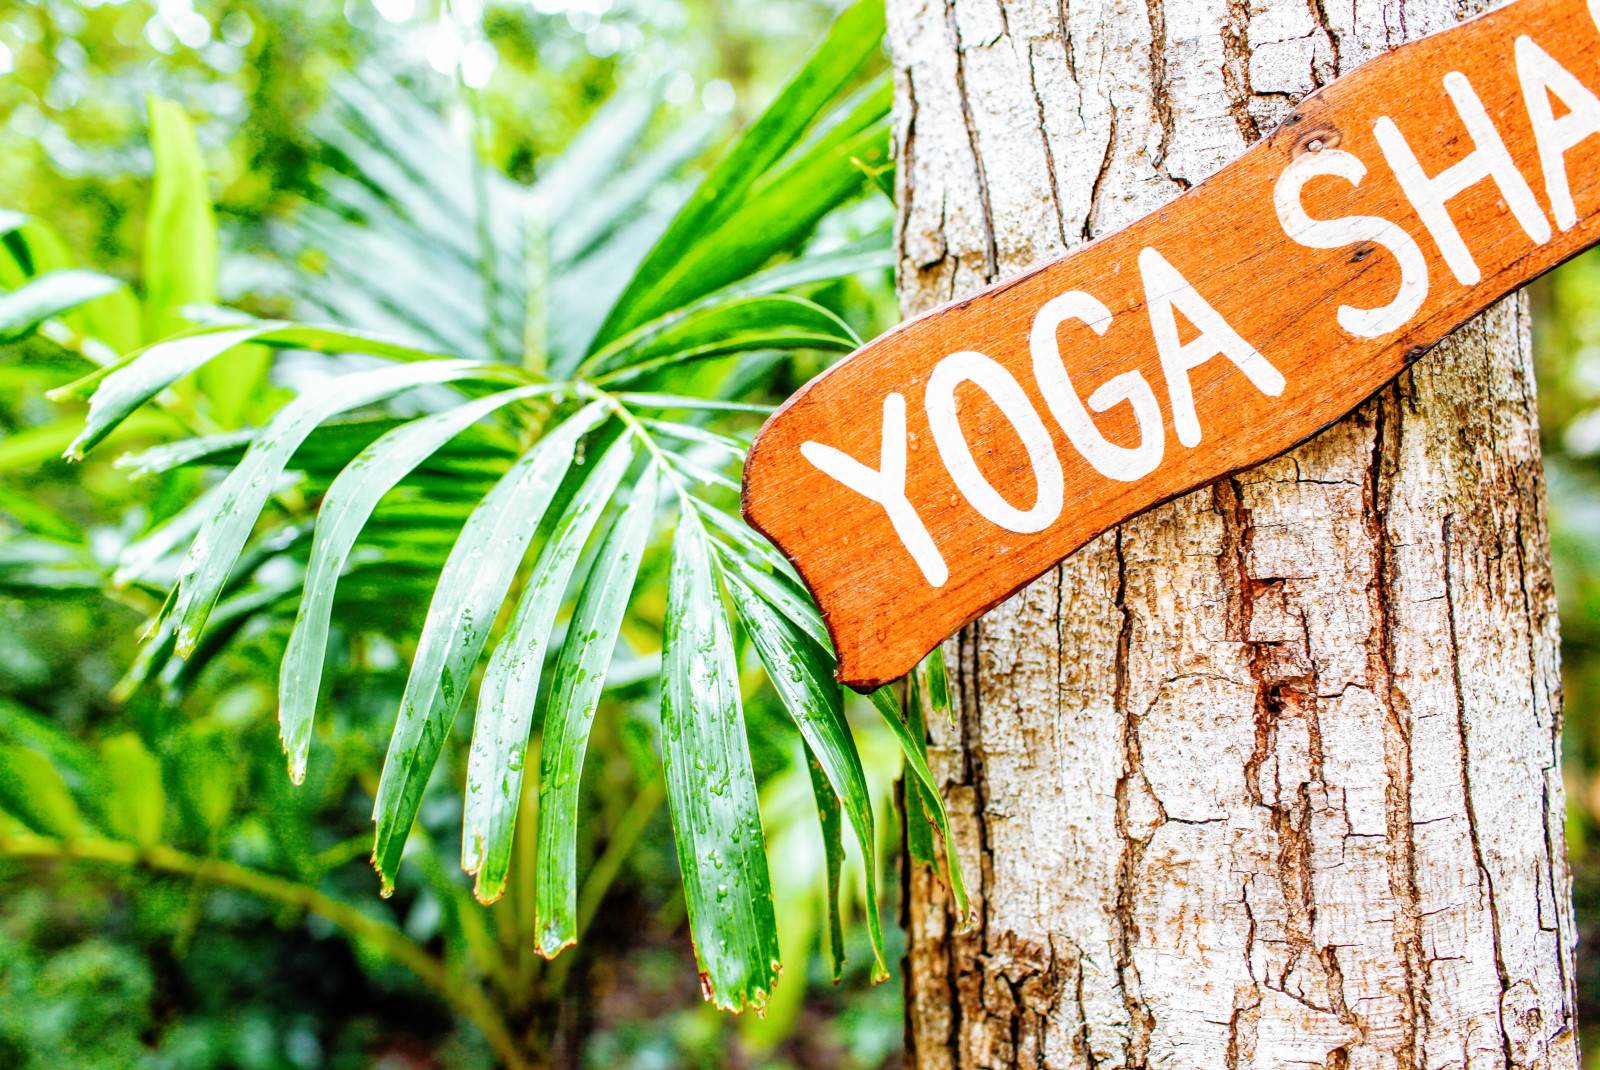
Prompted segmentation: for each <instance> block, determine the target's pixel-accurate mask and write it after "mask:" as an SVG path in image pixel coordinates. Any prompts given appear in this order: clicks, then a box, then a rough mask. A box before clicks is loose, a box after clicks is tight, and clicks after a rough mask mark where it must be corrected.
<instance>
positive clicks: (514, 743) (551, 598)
mask: <svg viewBox="0 0 1600 1070" xmlns="http://www.w3.org/2000/svg"><path fill="white" fill-rule="evenodd" d="M634 448H635V446H634V438H633V436H632V435H624V436H623V437H621V438H619V439H618V440H617V441H616V442H614V443H612V445H611V447H610V448H609V449H607V450H606V452H605V455H604V456H603V457H601V459H600V462H599V463H598V464H596V465H595V466H594V469H593V470H592V471H591V472H590V473H589V474H588V475H587V476H586V477H585V478H584V481H583V484H582V485H581V486H580V487H579V488H578V491H577V493H576V494H575V495H574V496H573V498H572V501H571V502H569V503H568V505H567V508H566V510H565V511H564V512H563V513H562V515H561V519H560V520H559V521H558V522H557V524H556V526H555V528H554V530H553V531H551V533H550V536H549V538H548V539H547V540H546V541H545V544H544V548H543V549H542V550H540V551H539V557H538V559H537V560H536V561H535V562H534V565H533V571H532V573H531V575H530V576H529V578H528V585H527V587H526V588H525V589H524V590H523V592H522V600H521V601H520V602H519V603H518V604H517V614H516V617H515V618H513V620H512V622H511V627H509V628H508V629H506V633H505V635H504V636H502V637H501V639H500V642H499V645H497V646H496V647H495V649H494V653H493V654H491V655H490V656H489V665H488V668H486V669H485V670H484V673H483V683H482V684H480V685H479V687H478V717H477V720H476V722H475V723H474V724H473V726H472V749H471V752H470V755H469V757H468V759H467V792H466V811H465V816H464V819H463V822H462V832H461V868H462V869H464V870H466V871H467V872H468V873H473V874H476V875H477V878H478V879H477V885H476V888H475V892H476V894H477V896H478V899H479V900H480V901H482V902H493V901H494V900H495V899H497V898H499V896H500V894H501V892H503V891H504V890H505V875H506V870H507V866H508V865H509V863H510V860H511V844H512V838H511V837H512V832H513V831H514V828H515V824H516V820H517V807H518V805H519V803H520V801H521V799H522V777H523V772H524V769H523V763H524V761H525V759H526V755H527V751H528V736H529V733H530V732H531V731H532V729H533V721H534V714H535V709H534V704H535V702H536V701H537V699H538V697H539V678H540V676H541V674H542V673H543V672H544V661H545V654H546V653H547V644H548V643H549V641H550V630H551V627H552V626H553V625H554V624H555V620H556V613H557V612H558V611H559V610H560V608H561V603H562V600H563V598H564V597H565V596H566V591H567V583H568V581H569V580H570V579H571V578H572V573H573V570H574V568H575V567H576V566H577V564H578V558H579V555H580V554H581V553H582V552H583V547H584V544H585V543H587V542H588V541H589V535H590V534H591V533H592V532H593V531H594V528H595V525H596V524H597V523H598V522H599V520H600V514H601V513H602V512H603V511H604V510H605V507H606V503H607V502H609V501H610V500H611V497H612V495H613V494H615V493H616V490H617V487H618V485H620V484H621V482H622V477H623V476H624V475H625V474H626V473H627V470H628V466H629V465H630V464H632V463H633V455H634Z"/></svg>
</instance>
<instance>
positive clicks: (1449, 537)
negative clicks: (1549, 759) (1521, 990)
mask: <svg viewBox="0 0 1600 1070" xmlns="http://www.w3.org/2000/svg"><path fill="white" fill-rule="evenodd" d="M1455 520H1456V514H1455V513H1448V514H1446V515H1445V518H1444V524H1443V526H1442V530H1441V533H1440V534H1441V538H1442V539H1443V542H1444V561H1445V586H1444V597H1445V618H1446V620H1447V621H1448V622H1449V629H1450V632H1449V634H1450V651H1451V654H1452V655H1453V656H1452V657H1451V659H1450V665H1451V669H1452V680H1453V683H1454V685H1455V694H1456V709H1455V714H1456V731H1457V733H1458V735H1459V737H1460V748H1461V783H1462V785H1463V786H1464V787H1465V788H1466V818H1467V833H1468V836H1469V838H1470V840H1471V842H1472V859H1473V862H1474V863H1476V865H1477V871H1478V883H1479V896H1480V897H1481V898H1482V899H1483V900H1484V901H1485V903H1487V905H1488V908H1489V923H1490V936H1491V939H1492V941H1493V946H1494V968H1495V974H1496V976H1497V977H1498V978H1499V981H1500V1000H1499V1002H1498V1003H1497V1004H1496V1007H1495V1021H1496V1022H1497V1023H1498V1025H1499V1029H1500V1048H1501V1051H1502V1053H1503V1054H1504V1056H1505V1064H1506V1066H1507V1067H1514V1066H1516V1065H1517V1060H1516V1058H1515V1057H1514V1055H1513V1054H1512V1051H1511V1034H1510V1032H1509V1031H1508V1030H1507V1029H1506V1022H1505V1015H1504V1011H1503V1010H1502V1007H1503V1006H1504V1000H1505V996H1506V992H1507V991H1509V990H1510V988H1511V977H1510V975H1509V973H1508V972H1507V970H1506V960H1505V955H1504V953H1503V952H1502V950H1501V933H1500V904H1499V903H1498V902H1496V900H1495V894H1494V882H1493V880H1492V879H1491V878H1490V876H1489V867H1488V866H1487V865H1486V864H1485V863H1484V857H1483V841H1482V840H1481V839H1480V837H1479V834H1478V807H1477V802H1476V800H1475V799H1474V798H1473V790H1472V759H1471V756H1470V754H1471V752H1470V750H1469V744H1470V740H1469V739H1468V736H1469V733H1468V731H1467V702H1466V695H1465V691H1464V688H1463V685H1462V679H1461V655H1460V651H1461V639H1460V636H1459V635H1458V634H1457V632H1456V600H1455V590H1454V588H1455V583H1456V580H1457V579H1458V578H1459V574H1458V572H1457V570H1456V566H1455V545H1454V544H1455V540H1454V538H1453V535H1454V528H1455Z"/></svg>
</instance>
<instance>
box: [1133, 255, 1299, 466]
mask: <svg viewBox="0 0 1600 1070" xmlns="http://www.w3.org/2000/svg"><path fill="white" fill-rule="evenodd" d="M1139 274H1140V275H1141V277H1142V278H1143V279H1144V299H1145V305H1146V306H1147V307H1148V310H1149V312H1150V330H1151V331H1152V332H1153V333H1154V334H1155V336H1156V353H1157V354H1158V355H1159V356H1160V357H1161V371H1162V373H1163V374H1164V375H1166V377H1167V394H1168V396H1169V397H1170V398H1171V399H1172V426H1173V429H1174V430H1176V431H1177V432H1178V441H1179V442H1181V443H1183V444H1184V445H1185V446H1198V445H1200V418H1199V417H1198V416H1196V415H1195V411H1194V389H1193V388H1192V387H1191V386H1190V384H1189V372H1190V371H1192V370H1193V369H1195V368H1198V367H1199V366H1200V365H1202V364H1204V363H1205V362H1206V361H1208V360H1210V359H1211V358H1212V357H1217V356H1223V357H1227V358H1228V359H1229V360H1231V361H1233V363H1234V364H1235V365H1237V366H1238V368H1239V370H1240V371H1242V372H1244V374H1245V377H1246V378H1247V379H1249V380H1250V381H1251V382H1252V383H1254V384H1255V387H1256V389H1257V390H1259V391H1261V392H1262V393H1263V394H1266V395H1268V396H1270V397H1277V396H1278V395H1279V394H1281V393H1283V388H1284V385H1285V383H1284V378H1283V373H1282V372H1280V371H1278V369H1277V368H1274V367H1273V366H1272V365H1271V364H1270V363H1268V361H1267V358H1266V357H1263V356H1262V355H1261V354H1260V353H1257V352H1256V351H1255V349H1254V347H1252V346H1251V345H1250V343H1249V342H1246V341H1245V340H1244V339H1243V338H1240V337H1239V334H1238V332H1237V331H1235V330H1234V329H1233V328H1232V327H1230V326H1228V323H1227V321H1226V320H1224V319H1223V318H1222V314H1221V313H1219V312H1218V311H1217V310H1216V309H1214V308H1212V307H1211V305H1210V304H1208V303H1207V302H1206V299H1205V298H1203V297H1201V296H1200V295H1199V294H1198V293H1196V292H1195V289H1194V287H1193V286H1190V285H1189V280H1187V279H1185V278H1184V277H1183V276H1182V275H1181V274H1179V272H1178V269H1177V268H1175V267H1173V266H1172V265H1171V264H1169V263H1167V261H1166V258H1165V257H1163V256H1162V255H1161V254H1160V253H1158V252H1156V251H1155V250H1154V249H1149V248H1146V249H1141V250H1139ZM1173 309H1177V310H1178V311H1179V312H1182V313H1183V315H1184V317H1185V318H1186V319H1188V321H1189V322H1190V323H1192V324H1194V325H1195V327H1197V328H1199V330H1200V337H1199V338H1196V339H1195V340H1194V341H1192V342H1188V343H1181V342H1180V341H1179V340H1178V321H1177V319H1176V317H1174V315H1173Z"/></svg>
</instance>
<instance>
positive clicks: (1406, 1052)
mask: <svg viewBox="0 0 1600 1070" xmlns="http://www.w3.org/2000/svg"><path fill="white" fill-rule="evenodd" d="M1407 375H1408V377H1409V373H1407ZM1367 407H1368V408H1369V409H1370V410H1371V412H1372V460H1371V464H1370V465H1369V467H1368V470H1367V483H1366V486H1365V488H1363V501H1362V519H1363V520H1364V521H1365V526H1366V529H1367V538H1368V540H1369V541H1370V543H1371V545H1372V552H1373V555H1374V562H1373V570H1372V576H1373V585H1374V586H1373V588H1372V589H1371V590H1370V591H1369V595H1368V597H1369V598H1370V601H1371V604H1372V613H1373V619H1374V621H1375V622H1376V625H1377V635H1376V636H1375V637H1374V639H1373V641H1371V642H1370V643H1369V645H1368V657H1367V665H1368V669H1367V671H1368V674H1369V676H1370V678H1371V680H1372V686H1373V693H1374V694H1375V695H1377V697H1378V701H1379V705H1380V706H1381V708H1382V710H1383V715H1384V722H1385V732H1384V744H1385V745H1384V758H1385V762H1386V765H1387V766H1388V769H1387V773H1388V776H1387V780H1386V786H1385V790H1384V810H1385V816H1386V818H1387V826H1388V833H1389V891H1390V894H1391V895H1393V896H1394V899H1395V930H1394V942H1395V954H1396V955H1397V957H1398V958H1399V960H1400V963H1401V965H1402V968H1403V970H1404V974H1405V977H1404V980H1405V985H1404V990H1403V993H1402V1001H1403V1006H1404V1009H1405V1014H1404V1016H1403V1020H1402V1023H1401V1025H1402V1029H1403V1035H1402V1040H1401V1043H1400V1045H1399V1051H1398V1052H1397V1053H1396V1054H1397V1059H1398V1061H1399V1064H1400V1066H1401V1067H1402V1068H1405V1070H1413V1068H1414V1070H1420V1068H1421V1067H1423V1066H1424V1065H1425V1063H1426V1060H1425V1059H1424V1058H1423V1053H1422V1049H1421V1037H1422V1036H1423V1035H1425V1033H1426V1026H1427V1024H1428V1013H1429V1011H1428V999H1427V984H1428V966H1427V953H1426V951H1425V949H1424V947H1423V942H1422V927H1421V917H1420V907H1419V905H1418V904H1419V901H1420V898H1421V893H1420V891H1419V889H1418V887H1417V874H1416V847H1417V845H1416V837H1415V835H1413V832H1412V828H1413V826H1412V815H1411V794H1412V771H1411V727H1410V709H1409V706H1408V705H1407V704H1406V701H1405V698H1404V696H1403V694H1401V692H1400V691H1399V689H1398V688H1397V687H1396V686H1395V678H1394V616H1395V606H1394V599H1395V598H1396V597H1398V587H1399V583H1398V578H1397V576H1396V575H1395V572H1394V567H1393V562H1392V560H1391V555H1390V550H1389V532H1388V530H1387V527H1386V522H1385V517H1387V516H1388V514H1389V511H1390V506H1391V505H1392V502H1393V496H1394V470H1395V467H1396V462H1395V460H1394V458H1395V457H1396V456H1397V455H1398V452H1399V449H1400V442H1401V434H1402V431H1403V430H1404V427H1403V423H1402V420H1403V414H1402V409H1401V406H1400V403H1399V390H1398V388H1389V389H1386V390H1384V391H1383V392H1382V393H1380V394H1379V395H1378V397H1376V398H1374V399H1373V400H1372V401H1370V402H1368V403H1367ZM1419 1025H1420V1026H1421V1028H1419Z"/></svg>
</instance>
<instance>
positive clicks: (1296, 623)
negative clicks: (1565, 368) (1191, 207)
mask: <svg viewBox="0 0 1600 1070" xmlns="http://www.w3.org/2000/svg"><path fill="white" fill-rule="evenodd" d="M1470 6H1471V5H1469V4H1462V3H1456V2H1454V0H1344V2H1342V3H1340V2H1337V0H1249V2H1248V3H1247V2H1246V0H1139V2H1131V0H1060V2H1059V3H1058V2H1056V0H1049V2H1046V0H949V2H943V0H888V10H889V27H890V37H891V44H892V49H893V54H894V64H895V69H896V79H897V108H898V112H897V152H898V156H899V165H900V166H899V172H898V181H899V183H900V191H899V192H900V197H899V200H900V205H901V215H900V230H899V249H900V253H901V259H900V275H899V286H900V297H901V304H902V310H903V311H904V312H905V313H906V314H908V315H909V314H912V313H916V312H920V311H923V310H925V309H927V308H929V307H932V306H933V305H936V304H938V303H941V302H943V301H946V300H949V299H951V298H952V297H955V296H957V295H959V294H962V293H964V292H967V291H970V290H973V289H975V288H977V287H979V286H982V285H984V284H985V283H988V282H991V281H993V280H995V279H998V278H1002V277H1005V276H1008V275H1012V274H1015V273H1017V272H1018V271H1021V270H1023V269H1024V268H1027V267H1030V266H1032V265H1034V264H1037V263H1039V262H1041V261H1043V260H1046V259H1049V258H1053V257H1056V256H1059V255H1061V254H1062V253H1064V252H1065V251H1066V250H1067V249H1069V248H1070V247H1072V246H1073V245H1076V244H1078V243H1080V242H1082V241H1084V240H1086V239H1089V238H1092V237H1094V236H1096V235H1099V234H1102V233H1105V232H1106V231H1108V230H1110V229H1113V228H1115V227H1118V226H1121V225H1122V224H1124V223H1127V222H1129V221H1131V220H1133V219H1135V218H1138V217H1139V216H1142V215H1143V214H1145V213H1147V212H1149V211H1151V210H1153V209H1155V208H1158V207H1159V206H1160V205H1161V204H1162V203H1164V202H1165V201H1167V200H1169V199H1170V198H1172V197H1174V196H1176V195H1177V194H1178V193H1180V192H1181V191H1182V190H1183V189H1185V188H1187V187H1188V186H1190V185H1192V184H1194V183H1196V182H1199V181H1201V180H1203V179H1204V178H1205V177H1206V176H1207V175H1209V174H1211V173H1212V172H1213V171H1215V170H1216V169H1217V168H1218V167H1219V166H1220V165H1222V164H1223V163H1224V162H1226V161H1227V160H1229V159H1231V158H1233V157H1234V156H1236V155H1238V154H1239V153H1240V152H1241V151H1243V149H1244V148H1245V147H1246V145H1247V144H1248V143H1249V142H1250V141H1252V140H1254V139H1255V138H1257V137H1258V136H1260V133H1261V132H1262V131H1264V130H1268V129H1270V128H1271V126H1272V125H1273V124H1274V123H1275V122H1276V121H1277V120H1278V119H1279V118H1280V117H1281V116H1283V115H1284V114H1286V112H1287V109H1288V108H1289V107H1290V106H1291V105H1292V104H1293V102H1294V101H1295V100H1296V99H1298V97H1299V96H1301V95H1303V94H1304V93H1306V92H1308V91H1310V90H1311V89H1313V88H1314V87H1315V86H1317V85H1319V84H1321V83H1323V82H1325V81H1327V80H1329V79H1331V78H1332V77H1334V76H1335V75H1336V74H1338V73H1342V72H1346V71H1349V70H1351V69H1353V68H1354V67H1356V66H1357V65H1359V64H1360V63H1361V62H1363V61H1364V60H1366V59H1368V58H1370V57H1372V56H1374V55H1376V54H1378V53H1380V52H1382V51H1384V50H1386V49H1388V48H1390V47H1393V46H1394V45H1396V44H1398V43H1400V42H1401V41H1403V40H1407V39H1410V38H1414V37H1418V36H1421V35H1423V34H1426V33H1429V32H1432V31H1434V30H1437V29H1442V28H1445V27H1446V26H1448V25H1450V24H1451V23H1453V22H1454V20H1455V19H1456V18H1457V17H1458V16H1459V15H1460V14H1464V13H1468V12H1467V10H1466V9H1468V8H1470ZM1223 255H1225V251H1224V253H1223ZM946 655H947V657H948V659H949V663H950V665H951V666H952V673H953V674H954V675H956V676H957V677H958V680H957V684H958V688H959V695H960V716H959V721H958V723H957V724H956V725H955V726H954V727H951V726H949V725H940V724H937V723H935V724H933V725H931V726H930V735H931V745H930V760H931V761H932V763H933V766H934V770H935V773H936V774H937V775H938V776H939V777H941V778H942V780H943V784H944V794H945V798H946V800H947V801H948V803H949V805H950V808H951V811H952V821H953V822H954V826H955V829H956V833H955V834H956V838H957V841H958V845H959V849H960V854H961V858H962V860H963V864H964V867H965V870H966V873H967V875H968V881H969V886H971V887H973V888H974V898H975V901H976V911H977V926H976V928H975V929H974V930H973V931H972V932H970V933H966V934H961V933H958V932H956V931H955V924H954V918H953V915H952V912H951V907H950V903H949V899H948V895H947V893H946V892H945V891H944V889H943V887H942V886H941V885H940V884H939V883H938V882H937V881H936V880H935V879H934V878H933V876H932V874H931V873H929V872H928V871H926V870H924V869H922V868H920V867H912V868H911V870H910V871H909V872H908V876H907V891H908V897H907V921H908V925H909V928H910V952H909V956H908V970H907V997H908V998H907V1012H908V1015H909V1022H908V1028H907V1036H908V1043H909V1047H910V1051H909V1053H908V1061H909V1063H910V1064H911V1065H914V1066H917V1067H921V1068H930V1070H931V1068H943V1067H1009V1066H1049V1067H1086V1068H1087V1067H1094V1068H1099V1070H1105V1068H1108V1067H1123V1066H1127V1067H1143V1066H1156V1065H1163V1066H1169V1067H1174V1068H1182V1070H1188V1068H1209V1067H1218V1068H1222V1067H1227V1068H1230V1070H1231V1068H1242V1067H1279V1066H1287V1065H1301V1066H1307V1067H1311V1066H1325V1067H1342V1068H1367V1067H1391V1066H1393V1067H1416V1068H1422V1067H1429V1068H1431V1067H1447V1066H1462V1067H1466V1066H1472V1067H1480V1066H1481V1067H1488V1066H1511V1065H1515V1066H1539V1067H1551V1068H1561V1070H1566V1068H1573V1067H1576V1065H1577V1044H1576V1022H1575V1018H1574V993H1573V959H1572V949H1573V943H1574V934H1573V921H1572V910H1571V901H1570V893H1569V887H1568V876H1567V869H1566V854H1565V848H1564V845H1563V841H1562V827H1563V812H1564V800H1563V794H1562V784H1561V776H1560V768H1559V742H1560V716H1561V715H1560V691H1559V664H1558V660H1557V644H1556V613H1555V597H1554V592H1553V589H1552V586H1551V577H1550V567H1549V548H1548V534H1547V530H1546V522H1545V505H1544V487H1543V482H1542V474H1541V469H1540V458H1539V439H1538V427H1537V417H1536V412H1535V394H1534V383H1533V371H1532V363H1531V345H1530V337H1529V324H1528V306H1527V302H1526V300H1525V299H1524V298H1522V297H1520V296H1519V297H1514V298H1511V299H1508V300H1507V301H1505V302H1503V303H1501V304H1500V305H1498V306H1497V307H1495V308H1493V309H1491V310H1490V311H1489V312H1487V313H1485V314H1484V315H1483V316H1482V317H1480V318H1479V319H1478V320H1476V321H1474V322H1473V323H1472V324H1469V325H1468V326H1466V327H1464V328H1463V329H1462V330H1460V331H1459V332H1457V334H1456V335H1455V336H1454V337H1452V338H1451V339H1450V340H1448V341H1447V342H1446V343H1445V344H1443V345H1442V346H1440V347H1439V349H1437V350H1436V351H1435V352H1434V353H1433V354H1431V355H1430V356H1429V357H1427V358H1426V359H1425V360H1423V361H1422V362H1421V363H1420V364H1419V365H1417V366H1416V367H1415V368H1414V369H1413V370H1412V371H1410V372H1408V373H1407V374H1406V376H1405V377H1404V378H1402V379H1401V380H1400V381H1398V382H1397V383H1396V384H1395V385H1394V386H1392V387H1390V388H1388V389H1386V390H1385V391H1384V392H1383V393H1382V394H1381V395H1380V396H1379V397H1377V398H1375V399H1374V400H1373V401H1371V402H1369V403H1367V404H1366V405H1365V406H1363V407H1362V408H1361V409H1360V410H1359V411H1358V412H1357V413H1356V414H1355V415H1353V416H1351V417H1350V418H1349V419H1347V420H1345V421H1344V422H1342V423H1341V424H1339V425H1337V426H1336V427H1335V428H1333V429H1332V430H1330V431H1329V432H1327V433H1326V434H1324V435H1323V436H1321V437H1320V438H1318V439H1317V440H1316V441H1314V442H1312V443H1310V444H1308V445H1306V446H1304V447H1302V448H1300V449H1298V450H1296V451H1294V452H1293V453H1291V454H1289V455H1287V456H1285V457H1283V458H1280V459H1278V460H1276V461H1273V462H1270V463H1268V464H1266V465H1263V466H1261V467H1260V468H1258V469H1255V470H1254V471H1251V472H1248V473H1245V474H1243V475H1240V476H1238V477H1236V478H1232V479H1229V480H1226V481H1224V482H1222V483H1220V484H1218V485H1216V486H1215V487H1212V488H1209V489H1205V490H1201V491H1197V492H1195V493H1193V494H1190V495H1188V496H1187V497H1184V498H1182V499H1180V500H1178V501H1175V502H1173V503H1171V504H1169V505H1166V506H1163V507H1161V508H1158V509H1156V510H1155V511H1153V512H1151V513H1149V514H1147V515H1145V516H1143V517H1140V518H1139V519H1137V520H1135V521H1133V522H1131V523H1128V524H1126V525H1124V526H1123V527H1122V528H1120V529H1118V530H1115V531H1112V532H1109V533H1107V534H1106V535H1104V536H1103V537H1101V538H1099V539H1097V540H1096V541H1095V542H1093V543H1091V544H1090V545H1089V546H1087V547H1085V548H1084V549H1083V550H1082V551H1080V552H1079V553H1077V554H1075V555H1074V556H1073V557H1072V558H1070V559H1069V560H1068V561H1066V562H1065V563H1064V564H1063V565H1061V566H1060V567H1059V568H1057V569H1056V570H1055V571H1054V572H1052V573H1050V574H1048V575H1046V576H1045V577H1043V578H1041V579H1040V580H1039V581H1037V582H1036V583H1034V584H1033V585H1032V586H1031V587H1030V588H1028V589H1027V590H1026V591H1024V592H1022V593H1021V594H1019V595H1017V596H1016V597H1015V598H1013V599H1011V600H1010V601H1009V602H1008V603H1006V604H1005V605H1003V606H1001V607H1000V608H999V609H997V610H995V611H994V612H992V613H990V614H989V615H988V616H986V617H984V618H983V619H982V620H981V621H979V622H978V623H977V624H975V625H973V626H972V627H970V628H968V629H967V630H966V631H964V632H963V633H962V634H961V635H960V636H959V637H958V638H956V639H953V640H951V641H950V643H949V644H947V647H946Z"/></svg>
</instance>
